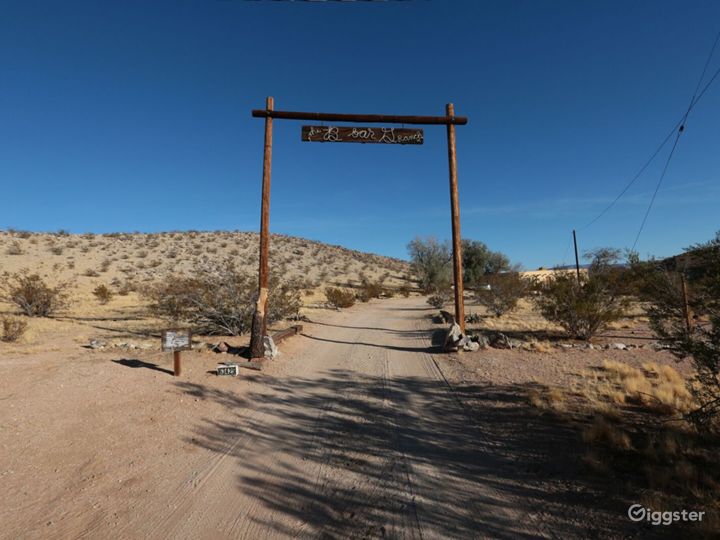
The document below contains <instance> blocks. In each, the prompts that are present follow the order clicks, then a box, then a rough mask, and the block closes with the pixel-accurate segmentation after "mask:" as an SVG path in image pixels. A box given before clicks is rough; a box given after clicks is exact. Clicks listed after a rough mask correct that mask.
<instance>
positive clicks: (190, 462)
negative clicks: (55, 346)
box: [0, 298, 589, 540]
mask: <svg viewBox="0 0 720 540" xmlns="http://www.w3.org/2000/svg"><path fill="white" fill-rule="evenodd" d="M423 302H424V300H423V299H419V298H410V299H393V300H388V301H379V302H373V303H371V304H367V305H360V306H356V307H354V308H352V309H351V310H348V311H344V312H340V313H336V312H323V313H320V314H319V315H318V316H317V317H314V319H315V322H314V323H312V324H307V325H306V328H305V332H304V336H302V337H298V338H293V339H292V340H290V341H289V342H287V345H285V346H284V347H283V354H282V356H281V357H280V359H278V360H277V361H275V362H274V363H273V364H272V365H271V366H270V368H269V369H268V370H267V371H263V372H262V373H257V372H253V371H246V370H243V373H242V376H241V378H240V379H231V378H218V377H216V376H214V375H212V374H210V373H209V371H210V370H211V369H212V368H213V367H214V365H215V363H216V362H217V360H218V357H217V356H214V355H211V354H209V353H205V354H199V353H196V354H194V355H188V356H189V358H188V360H186V365H187V366H188V367H187V368H186V370H187V373H186V375H184V377H183V379H181V380H177V379H174V378H173V377H171V376H169V375H168V373H166V372H164V370H165V369H166V368H165V367H164V366H168V365H169V363H170V360H169V358H168V357H167V355H164V356H163V355H159V353H153V354H150V353H148V356H146V357H142V358H140V357H138V358H133V359H118V358H117V354H115V356H112V354H110V353H105V354H91V353H88V352H85V351H83V352H82V353H78V354H77V355H76V356H74V357H71V358H68V357H66V356H64V355H57V354H55V355H53V354H50V353H48V355H46V357H41V358H39V359H27V358H20V359H13V358H9V359H2V360H1V361H0V376H2V377H4V380H5V381H7V382H8V383H9V384H8V385H6V386H5V388H4V389H3V392H2V395H0V398H2V399H4V400H5V401H2V402H1V403H3V404H5V406H4V407H3V408H2V412H0V420H2V423H0V426H1V428H2V432H0V434H2V445H3V457H2V462H1V463H2V469H1V470H0V475H1V476H0V481H2V482H3V483H4V484H5V487H4V490H5V495H7V497H6V498H5V501H4V502H3V504H2V508H0V525H2V526H1V527H0V537H2V538H13V539H16V538H132V539H136V538H153V539H154V538H207V539H221V538H247V539H253V540H255V539H261V538H285V537H313V538H316V537H321V538H354V537H374V538H382V537H389V538H480V537H483V538H486V537H492V538H538V537H553V536H564V537H570V536H572V535H573V534H578V535H579V534H580V531H581V530H583V527H584V526H585V525H587V523H589V521H588V522H584V521H583V520H584V519H586V516H583V515H581V514H580V515H578V513H577V512H576V515H574V516H573V515H565V514H563V512H564V509H566V508H570V507H571V506H572V502H571V501H567V500H566V499H567V497H568V495H567V493H566V494H565V495H564V497H560V498H559V497H557V496H553V495H552V493H550V492H546V493H543V492H542V491H537V492H535V491H534V488H532V487H531V485H530V484H528V483H527V478H526V476H527V475H526V474H525V471H527V467H528V462H527V459H530V460H532V459H533V458H532V456H530V457H528V455H529V454H528V455H518V454H517V453H515V452H514V450H513V448H511V447H510V446H509V445H508V444H507V442H506V441H505V442H504V441H503V434H502V433H501V432H500V431H498V430H497V429H495V428H494V427H493V426H497V424H498V423H497V422H496V421H495V422H494V423H493V422H487V423H484V425H481V423H482V422H481V418H480V417H478V415H477V414H476V412H474V411H473V410H471V408H470V407H469V406H468V403H467V400H465V398H464V395H463V392H467V391H468V390H467V388H465V389H464V390H463V391H462V392H461V391H460V390H458V388H456V387H455V385H453V384H451V383H449V382H448V380H447V379H446V377H447V374H446V373H445V372H444V371H443V369H442V362H444V361H446V359H447V356H445V355H438V356H436V355H434V354H433V352H432V347H431V343H430V339H431V336H430V332H429V326H431V325H429V323H428V319H427V314H428V310H427V309H426V308H427V306H426V305H425V304H424V303H423ZM22 362H25V363H24V364H22ZM133 362H135V363H134V364H133ZM21 364H22V365H21ZM130 367H141V368H148V369H130ZM21 368H22V369H21ZM11 375H12V376H11ZM494 399H495V401H496V403H498V404H500V403H501V402H502V398H501V397H498V396H496V397H495V398H494ZM503 410H504V411H505V412H503ZM498 412H499V414H507V408H505V409H499V410H498ZM494 418H495V419H496V420H497V417H494ZM517 425H518V426H523V425H526V424H525V423H524V420H522V419H521V420H520V421H519V422H518V424H517ZM527 425H528V426H529V424H527ZM520 431H522V428H521V429H520ZM530 433H532V430H531V429H530V428H528V434H530ZM515 436H517V434H515ZM523 444H524V445H525V447H527V446H528V445H531V444H532V442H531V441H525V442H524V443H523ZM525 451H526V452H527V448H525ZM566 491H567V490H566ZM570 496H571V497H572V495H570ZM548 497H550V498H548ZM564 499H565V500H564ZM576 502H577V501H576ZM550 507H552V512H551V513H552V514H553V515H555V516H558V515H559V516H561V519H563V520H566V522H563V524H562V526H561V527H560V528H557V526H556V525H548V520H547V519H546V517H547V516H548V515H549V513H550V511H549V510H548V509H549V508H550ZM553 527H554V528H555V530H554V531H553V530H552V529H553Z"/></svg>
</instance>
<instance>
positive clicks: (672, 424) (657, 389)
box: [528, 360, 720, 537]
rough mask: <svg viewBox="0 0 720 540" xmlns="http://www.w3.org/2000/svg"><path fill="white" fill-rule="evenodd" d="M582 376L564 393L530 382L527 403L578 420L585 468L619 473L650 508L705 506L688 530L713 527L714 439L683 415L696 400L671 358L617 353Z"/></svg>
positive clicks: (716, 486) (716, 489)
mask: <svg viewBox="0 0 720 540" xmlns="http://www.w3.org/2000/svg"><path fill="white" fill-rule="evenodd" d="M580 376H581V381H580V382H579V383H578V384H576V385H574V386H572V387H571V388H570V389H569V390H565V391H564V397H560V396H557V395H551V390H549V389H548V390H546V391H545V392H541V391H538V390H536V389H535V390H532V391H531V392H529V396H528V397H529V401H530V403H531V405H532V406H534V407H536V408H538V409H540V410H543V411H547V410H548V409H552V408H554V407H553V405H552V403H562V406H561V407H559V409H558V410H563V411H564V415H563V417H565V418H567V419H569V420H572V421H573V422H574V423H575V425H578V426H579V432H578V433H579V436H580V438H581V440H582V442H583V444H584V445H585V452H584V455H583V457H582V460H583V462H584V463H585V465H586V466H587V467H588V469H590V470H591V471H593V472H594V473H596V474H599V475H602V476H603V477H615V478H618V479H622V481H623V482H624V483H625V484H626V485H627V486H628V489H630V490H631V491H632V492H635V493H642V494H643V495H642V500H641V501H640V502H642V503H643V504H645V505H646V506H647V507H649V508H654V509H668V508H695V509H702V510H705V511H706V512H707V513H708V520H707V521H705V522H704V523H702V524H700V526H699V527H698V528H697V529H693V531H694V532H696V533H697V534H699V535H703V534H708V532H709V531H713V532H712V533H711V534H710V536H712V535H713V534H716V532H717V529H716V528H715V527H717V524H718V521H717V517H718V515H720V505H718V495H720V469H718V467H717V465H716V463H717V457H718V456H717V443H718V441H716V440H709V439H706V438H705V437H703V436H700V435H699V434H697V433H696V432H695V431H694V430H693V429H692V427H691V426H690V425H689V424H688V423H686V422H685V421H684V420H683V418H682V413H684V412H687V411H688V410H690V409H691V408H692V407H693V406H694V402H693V398H692V395H691V393H690V392H689V390H688V385H687V379H686V378H685V377H684V376H683V375H682V374H680V373H679V372H678V371H677V370H675V369H674V368H673V367H671V366H669V365H658V364H657V363H655V362H649V363H645V364H643V365H642V366H641V367H634V366H631V365H628V364H626V363H623V362H618V361H614V360H605V361H603V362H602V364H601V366H598V367H597V368H596V369H593V370H587V371H584V372H582V373H581V374H580ZM553 390H554V391H555V392H563V391H561V390H559V389H553ZM588 416H590V418H591V420H590V422H589V423H588V422H587V421H586V420H585V419H587V418H588ZM668 420H670V421H668ZM710 536H709V537H710ZM713 537H714V536H713Z"/></svg>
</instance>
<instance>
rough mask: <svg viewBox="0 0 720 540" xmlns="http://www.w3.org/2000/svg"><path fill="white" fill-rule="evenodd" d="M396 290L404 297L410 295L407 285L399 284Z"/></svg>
mask: <svg viewBox="0 0 720 540" xmlns="http://www.w3.org/2000/svg"><path fill="white" fill-rule="evenodd" d="M398 292H399V293H400V294H401V295H402V296H404V297H405V298H407V297H409V296H410V287H409V286H408V285H401V286H400V288H399V289H398Z"/></svg>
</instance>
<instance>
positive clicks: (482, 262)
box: [462, 240, 511, 287]
mask: <svg viewBox="0 0 720 540" xmlns="http://www.w3.org/2000/svg"><path fill="white" fill-rule="evenodd" d="M462 262H463V282H464V283H465V285H467V286H468V287H472V286H473V285H475V284H477V283H478V281H479V280H480V278H481V277H482V276H484V275H485V274H497V273H498V272H506V271H508V270H510V269H511V267H510V259H508V257H507V256H506V255H504V254H503V253H500V252H499V251H491V250H490V248H488V247H487V245H485V244H484V243H483V242H480V241H479V240H463V241H462Z"/></svg>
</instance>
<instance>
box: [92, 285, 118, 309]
mask: <svg viewBox="0 0 720 540" xmlns="http://www.w3.org/2000/svg"><path fill="white" fill-rule="evenodd" d="M93 294H94V295H95V298H97V300H98V302H100V303H101V304H103V305H105V304H107V303H108V302H110V300H112V297H113V296H114V295H113V292H112V291H111V290H110V289H109V288H108V287H107V285H98V286H97V287H95V289H94V290H93Z"/></svg>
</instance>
